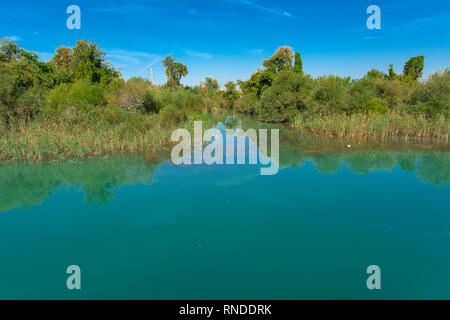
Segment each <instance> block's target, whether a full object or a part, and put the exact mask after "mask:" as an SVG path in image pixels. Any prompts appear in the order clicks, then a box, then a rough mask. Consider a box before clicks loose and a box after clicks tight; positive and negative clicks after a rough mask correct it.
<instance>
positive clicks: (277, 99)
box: [259, 70, 309, 122]
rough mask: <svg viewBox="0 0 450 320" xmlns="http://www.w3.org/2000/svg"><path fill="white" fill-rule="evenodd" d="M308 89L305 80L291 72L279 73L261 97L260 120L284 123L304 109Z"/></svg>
mask: <svg viewBox="0 0 450 320" xmlns="http://www.w3.org/2000/svg"><path fill="white" fill-rule="evenodd" d="M307 91H309V89H307V88H306V86H305V80H304V79H303V78H302V77H299V76H298V74H297V73H295V72H293V71H292V70H285V71H282V72H279V73H278V74H277V75H276V77H275V78H274V81H273V84H272V86H271V87H270V88H269V89H267V90H266V91H264V93H263V95H262V97H261V113H260V115H259V117H260V119H261V120H263V121H266V122H285V121H288V120H290V119H292V118H293V117H294V116H295V114H296V113H297V112H298V111H301V110H303V109H305V107H306V104H305V98H306V95H307Z"/></svg>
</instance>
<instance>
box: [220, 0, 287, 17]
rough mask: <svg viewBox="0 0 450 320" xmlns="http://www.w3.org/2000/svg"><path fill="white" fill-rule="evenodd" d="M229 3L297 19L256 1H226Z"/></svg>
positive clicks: (285, 12)
mask: <svg viewBox="0 0 450 320" xmlns="http://www.w3.org/2000/svg"><path fill="white" fill-rule="evenodd" d="M225 1H228V2H233V3H237V4H241V5H245V6H248V7H251V8H254V9H258V10H261V11H264V12H267V13H272V14H276V15H280V16H284V17H288V18H295V16H294V15H293V14H291V13H289V12H287V11H284V10H281V9H278V8H270V7H266V6H263V5H261V4H258V3H257V2H256V1H250V0H225Z"/></svg>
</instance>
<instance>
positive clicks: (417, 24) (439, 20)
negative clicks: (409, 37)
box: [391, 13, 450, 31]
mask: <svg viewBox="0 0 450 320" xmlns="http://www.w3.org/2000/svg"><path fill="white" fill-rule="evenodd" d="M449 21H450V14H448V13H445V14H439V15H435V16H430V17H422V18H419V19H415V20H412V21H409V22H405V23H402V24H398V25H396V26H393V27H392V29H391V30H393V31H405V30H406V31H408V30H415V29H419V28H422V27H424V26H431V25H436V26H438V25H448V22H449Z"/></svg>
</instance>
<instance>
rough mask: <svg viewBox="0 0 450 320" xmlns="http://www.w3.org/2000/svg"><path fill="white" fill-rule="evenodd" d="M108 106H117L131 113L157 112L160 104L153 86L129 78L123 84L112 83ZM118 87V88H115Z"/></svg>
mask: <svg viewBox="0 0 450 320" xmlns="http://www.w3.org/2000/svg"><path fill="white" fill-rule="evenodd" d="M110 87H111V91H112V95H111V97H110V98H109V99H108V102H109V103H110V104H117V105H119V106H121V107H122V108H124V109H126V110H128V111H131V112H147V113H149V112H153V113H156V112H159V110H160V109H161V106H162V105H161V102H160V101H159V100H158V99H157V97H156V94H155V92H154V89H153V85H152V84H151V83H150V81H148V80H147V79H144V78H131V79H130V80H128V81H127V82H125V83H121V84H116V83H114V82H113V83H112V85H111V86H110ZM115 87H118V88H115Z"/></svg>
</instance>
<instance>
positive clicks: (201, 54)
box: [184, 50, 213, 59]
mask: <svg viewBox="0 0 450 320" xmlns="http://www.w3.org/2000/svg"><path fill="white" fill-rule="evenodd" d="M184 53H186V54H187V55H188V56H190V57H193V58H201V59H212V57H213V56H212V55H211V54H209V53H206V52H197V51H192V50H184Z"/></svg>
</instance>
